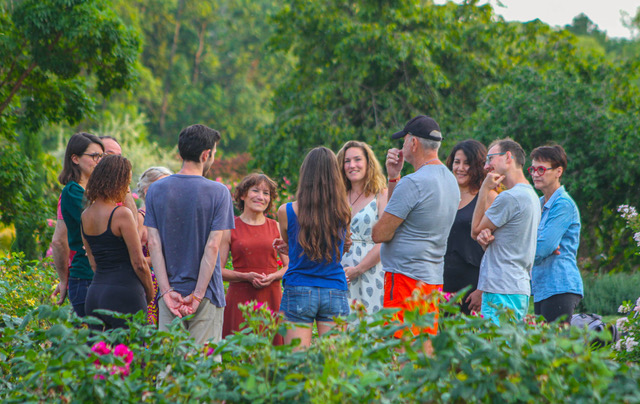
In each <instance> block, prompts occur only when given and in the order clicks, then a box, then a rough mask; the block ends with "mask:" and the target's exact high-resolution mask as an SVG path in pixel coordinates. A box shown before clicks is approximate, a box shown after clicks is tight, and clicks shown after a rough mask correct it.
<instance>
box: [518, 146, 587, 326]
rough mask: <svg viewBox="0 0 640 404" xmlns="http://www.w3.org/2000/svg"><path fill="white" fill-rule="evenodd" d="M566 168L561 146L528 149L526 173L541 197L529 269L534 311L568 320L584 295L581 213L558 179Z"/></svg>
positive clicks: (550, 319) (550, 317)
mask: <svg viewBox="0 0 640 404" xmlns="http://www.w3.org/2000/svg"><path fill="white" fill-rule="evenodd" d="M566 169H567V154H566V153H565V151H564V149H563V148H562V146H560V145H552V146H541V147H538V148H536V149H534V150H533V151H532V152H531V167H529V174H531V177H532V179H533V185H534V186H535V187H536V189H538V190H540V191H542V194H543V195H544V196H543V197H542V198H540V205H541V208H542V217H541V220H540V225H539V226H538V242H537V245H536V256H535V261H534V264H533V270H532V271H531V290H532V293H533V302H534V311H535V314H536V315H542V316H543V317H544V318H545V319H546V320H547V321H549V322H551V321H554V320H556V319H558V318H561V317H562V318H563V319H562V321H563V322H569V321H570V320H571V316H572V315H573V311H574V310H575V308H576V306H577V305H578V303H579V302H580V300H581V299H582V296H583V288H582V277H581V276H580V270H579V269H578V264H577V258H576V256H577V254H578V246H579V244H580V212H579V211H578V207H577V206H576V203H575V202H574V201H573V199H571V197H570V196H569V194H568V193H567V191H565V189H564V187H563V186H561V185H560V178H561V177H562V174H564V171H565V170H566Z"/></svg>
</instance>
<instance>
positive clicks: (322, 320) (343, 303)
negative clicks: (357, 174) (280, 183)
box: [275, 147, 351, 348]
mask: <svg viewBox="0 0 640 404" xmlns="http://www.w3.org/2000/svg"><path fill="white" fill-rule="evenodd" d="M278 221H279V223H280V234H281V235H282V241H283V242H284V243H288V245H289V269H288V270H287V272H286V274H285V275H284V277H283V282H284V293H283V296H282V304H281V305H280V311H281V312H282V313H283V314H284V318H285V320H286V321H287V322H289V323H291V324H292V325H293V328H291V329H289V330H287V334H286V335H285V337H284V340H285V343H287V344H288V343H291V341H292V340H294V339H296V338H300V347H302V348H304V347H308V346H309V345H310V344H311V336H312V326H313V323H314V322H316V323H317V326H318V334H319V335H323V334H325V333H327V332H329V331H330V330H331V329H332V328H333V327H334V326H335V322H334V318H335V317H339V316H346V315H348V314H349V303H348V301H347V295H348V293H349V292H348V289H347V278H346V276H345V272H344V269H343V267H342V264H341V263H340V259H341V258H342V253H343V251H344V244H345V239H346V238H347V235H348V232H349V223H350V222H351V209H350V208H349V202H348V201H347V190H346V187H345V185H344V181H343V180H342V173H341V172H340V167H339V166H338V160H337V159H336V155H335V154H334V153H333V152H332V151H331V150H329V149H327V148H326V147H316V148H315V149H313V150H311V151H310V152H309V154H307V157H305V159H304V162H303V163H302V167H300V177H299V180H298V192H297V193H296V201H294V202H290V203H287V204H284V205H282V206H280V208H279V209H278ZM279 243H280V240H276V244H275V245H276V246H278V245H279Z"/></svg>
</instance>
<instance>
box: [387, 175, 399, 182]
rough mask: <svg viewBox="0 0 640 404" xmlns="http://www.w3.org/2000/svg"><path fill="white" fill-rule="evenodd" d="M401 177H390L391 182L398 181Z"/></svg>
mask: <svg viewBox="0 0 640 404" xmlns="http://www.w3.org/2000/svg"><path fill="white" fill-rule="evenodd" d="M400 178H402V177H401V176H400V177H398V178H389V182H398V181H400Z"/></svg>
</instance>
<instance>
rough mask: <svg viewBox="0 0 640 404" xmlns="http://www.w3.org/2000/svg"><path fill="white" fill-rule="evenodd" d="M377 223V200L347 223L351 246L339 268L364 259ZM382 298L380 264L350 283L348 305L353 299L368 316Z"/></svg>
mask: <svg viewBox="0 0 640 404" xmlns="http://www.w3.org/2000/svg"><path fill="white" fill-rule="evenodd" d="M377 221H378V203H377V198H373V200H372V201H371V202H370V203H369V204H367V205H366V206H365V207H364V208H362V210H360V212H358V213H356V215H355V216H354V217H353V219H351V240H352V241H353V244H352V245H351V249H350V250H349V252H348V253H346V254H344V255H343V256H342V261H341V263H342V266H343V267H354V266H356V265H357V264H358V263H359V262H360V261H362V259H363V258H364V257H365V255H367V253H368V252H369V251H371V249H372V248H373V247H374V246H375V243H374V242H373V239H372V238H371V229H373V225H374V224H375V223H376V222H377ZM383 296H384V271H383V270H382V263H380V262H378V263H377V264H376V265H375V266H373V267H372V268H370V269H368V270H367V271H365V273H363V274H362V275H360V276H359V277H357V278H356V279H352V280H351V284H350V285H349V303H350V304H351V302H352V301H353V299H357V300H359V301H360V302H362V303H363V304H364V306H365V307H366V309H367V312H368V313H375V312H377V311H379V310H380V309H382V298H383Z"/></svg>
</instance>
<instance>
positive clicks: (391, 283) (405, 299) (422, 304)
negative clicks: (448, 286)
mask: <svg viewBox="0 0 640 404" xmlns="http://www.w3.org/2000/svg"><path fill="white" fill-rule="evenodd" d="M414 291H418V292H419V293H418V294H417V296H414ZM435 291H442V285H430V284H428V283H424V282H422V281H417V280H415V279H412V278H409V277H408V276H406V275H402V274H396V273H392V272H385V274H384V300H383V303H382V304H383V307H385V308H399V309H400V311H398V312H397V313H396V314H395V315H394V316H393V320H394V321H398V322H404V312H405V311H413V310H415V309H416V308H419V310H420V311H419V313H420V314H426V313H435V320H434V323H433V326H432V327H427V328H419V327H416V326H414V325H412V326H411V329H410V331H411V332H412V333H413V335H418V334H419V333H421V332H422V333H427V334H432V335H436V333H437V332H438V295H437V294H436V295H431V294H432V293H433V292H435ZM406 331H409V329H405V330H398V331H396V333H395V334H394V337H396V338H401V337H402V335H403V334H404V333H405V332H406Z"/></svg>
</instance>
